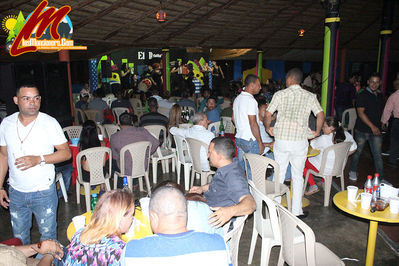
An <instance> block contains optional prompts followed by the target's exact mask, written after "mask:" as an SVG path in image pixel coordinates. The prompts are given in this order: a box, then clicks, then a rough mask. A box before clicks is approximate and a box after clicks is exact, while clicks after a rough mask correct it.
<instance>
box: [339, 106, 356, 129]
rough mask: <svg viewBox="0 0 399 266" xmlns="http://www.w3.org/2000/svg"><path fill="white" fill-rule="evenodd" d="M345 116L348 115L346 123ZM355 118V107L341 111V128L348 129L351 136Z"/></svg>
mask: <svg viewBox="0 0 399 266" xmlns="http://www.w3.org/2000/svg"><path fill="white" fill-rule="evenodd" d="M346 116H348V117H349V122H348V124H346ZM356 119H357V113H356V108H349V109H346V110H345V111H344V112H343V113H342V125H343V128H344V129H346V130H347V131H350V132H351V134H352V136H353V131H354V129H355V124H356Z"/></svg>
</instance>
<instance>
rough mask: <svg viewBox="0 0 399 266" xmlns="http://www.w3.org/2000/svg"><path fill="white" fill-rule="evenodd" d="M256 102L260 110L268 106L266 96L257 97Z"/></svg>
mask: <svg viewBox="0 0 399 266" xmlns="http://www.w3.org/2000/svg"><path fill="white" fill-rule="evenodd" d="M255 100H256V101H257V102H258V108H259V107H261V106H262V105H265V104H267V101H266V98H265V97H264V96H258V97H255Z"/></svg>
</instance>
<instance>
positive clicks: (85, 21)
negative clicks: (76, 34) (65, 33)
mask: <svg viewBox="0 0 399 266" xmlns="http://www.w3.org/2000/svg"><path fill="white" fill-rule="evenodd" d="M127 2H128V0H118V1H116V2H115V3H113V4H112V5H110V6H109V7H107V8H106V9H104V10H101V11H100V12H97V13H95V14H94V15H92V16H90V17H88V18H86V19H83V20H81V21H79V22H78V23H76V25H74V27H73V29H74V31H76V30H77V29H79V28H81V27H83V26H85V25H87V24H89V23H90V22H92V21H94V20H96V19H98V18H101V17H103V16H105V15H108V14H109V13H111V12H112V11H114V10H116V9H118V8H119V7H121V6H123V5H124V4H126V3H127Z"/></svg>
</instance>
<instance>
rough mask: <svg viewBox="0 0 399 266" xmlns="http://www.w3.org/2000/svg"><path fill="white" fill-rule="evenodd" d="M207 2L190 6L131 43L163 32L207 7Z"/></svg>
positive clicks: (207, 0)
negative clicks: (195, 11) (187, 16)
mask: <svg viewBox="0 0 399 266" xmlns="http://www.w3.org/2000/svg"><path fill="white" fill-rule="evenodd" d="M209 2H211V0H205V1H201V2H199V3H197V4H196V5H194V6H192V7H191V8H189V9H187V10H185V11H184V12H182V13H180V14H179V15H178V16H176V17H174V18H173V19H171V20H166V22H165V23H163V24H161V26H159V27H157V28H155V29H153V30H152V31H149V32H147V33H146V34H144V35H142V36H140V37H138V38H137V39H135V40H134V41H133V42H134V43H136V42H140V41H142V40H145V39H147V38H148V37H150V36H152V35H154V34H155V33H157V32H160V31H162V30H164V29H165V28H166V27H167V26H170V25H171V24H173V23H174V22H176V21H178V20H179V19H181V18H183V17H185V16H186V15H188V14H190V13H191V12H193V11H194V10H198V9H200V8H201V7H203V6H205V5H207V4H208V3H209Z"/></svg>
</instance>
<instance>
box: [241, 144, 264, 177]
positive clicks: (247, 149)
mask: <svg viewBox="0 0 399 266" xmlns="http://www.w3.org/2000/svg"><path fill="white" fill-rule="evenodd" d="M236 146H237V159H238V163H239V164H240V165H241V167H242V169H244V170H245V163H244V159H243V156H244V154H245V153H254V154H259V146H258V142H257V141H256V140H245V139H239V138H236ZM248 175H249V176H250V174H248Z"/></svg>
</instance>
